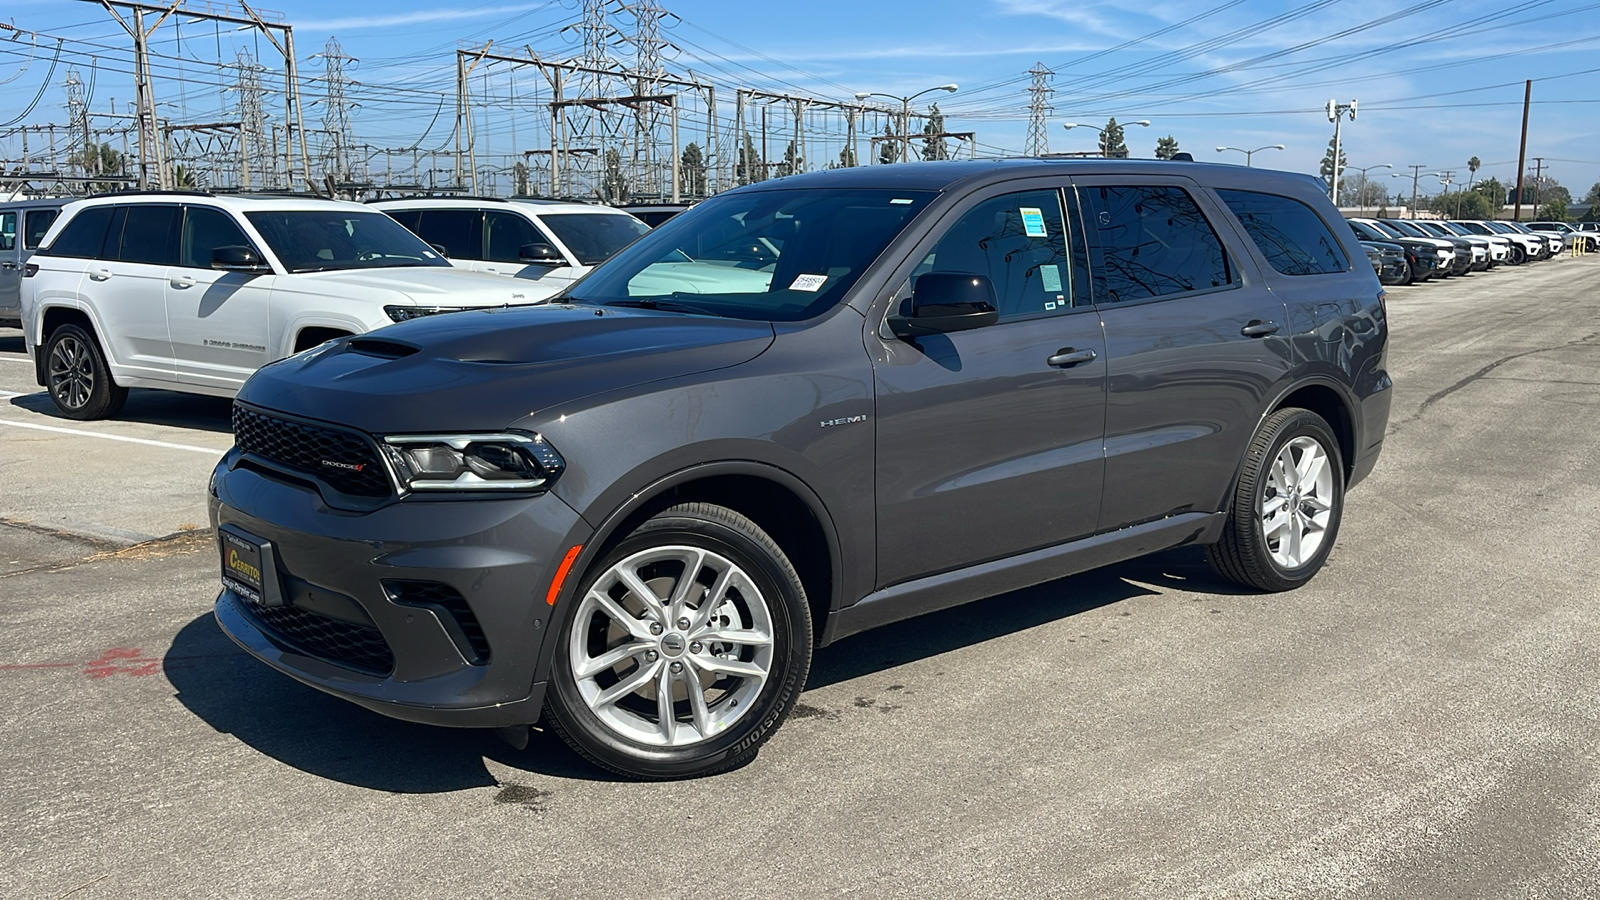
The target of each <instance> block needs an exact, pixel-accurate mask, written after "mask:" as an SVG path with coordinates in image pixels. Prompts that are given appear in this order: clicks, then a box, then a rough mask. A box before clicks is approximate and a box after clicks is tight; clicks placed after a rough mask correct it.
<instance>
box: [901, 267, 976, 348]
mask: <svg viewBox="0 0 1600 900" xmlns="http://www.w3.org/2000/svg"><path fill="white" fill-rule="evenodd" d="M907 306H909V311H908V313H907V314H906V315H894V316H890V317H889V330H890V331H892V332H894V334H895V337H899V338H914V337H921V336H923V335H929V334H948V333H949V332H952V331H967V330H969V329H972V328H982V327H983V326H985V325H993V324H995V323H996V322H998V321H1000V311H999V309H998V308H997V307H996V306H995V295H994V282H992V281H990V280H989V276H987V275H967V274H963V273H957V272H929V273H927V274H926V275H923V276H921V277H919V278H918V279H917V283H916V284H915V285H914V286H913V287H912V289H911V299H910V301H908V303H907Z"/></svg>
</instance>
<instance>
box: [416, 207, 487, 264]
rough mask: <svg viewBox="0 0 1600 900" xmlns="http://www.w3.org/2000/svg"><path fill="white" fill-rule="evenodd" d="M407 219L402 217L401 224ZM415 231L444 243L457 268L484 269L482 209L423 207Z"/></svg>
mask: <svg viewBox="0 0 1600 900" xmlns="http://www.w3.org/2000/svg"><path fill="white" fill-rule="evenodd" d="M406 221H407V220H401V224H403V225H404V224H406ZM407 227H408V228H409V227H410V226H409V225H407ZM415 234H416V235H417V236H418V237H420V238H422V239H423V240H425V241H427V242H428V243H430V244H434V245H436V246H439V247H443V248H444V251H445V256H447V257H449V259H450V262H451V264H453V265H455V266H457V267H458V268H462V269H467V270H469V271H473V272H479V271H482V270H483V266H482V264H483V210H481V209H424V210H423V211H422V217H421V219H420V221H419V222H418V224H417V227H416V229H415Z"/></svg>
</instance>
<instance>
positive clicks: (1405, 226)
mask: <svg viewBox="0 0 1600 900" xmlns="http://www.w3.org/2000/svg"><path fill="white" fill-rule="evenodd" d="M1380 224H1383V225H1387V226H1389V227H1390V228H1391V229H1393V230H1394V231H1395V232H1396V233H1398V234H1408V235H1410V236H1412V237H1432V236H1433V235H1430V234H1428V233H1427V232H1426V231H1423V230H1422V229H1420V228H1418V227H1417V226H1415V225H1413V224H1411V223H1410V222H1400V221H1389V222H1382V223H1380Z"/></svg>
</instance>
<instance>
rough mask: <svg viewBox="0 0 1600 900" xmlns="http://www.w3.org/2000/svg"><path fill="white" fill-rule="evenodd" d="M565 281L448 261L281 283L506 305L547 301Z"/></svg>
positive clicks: (446, 302)
mask: <svg viewBox="0 0 1600 900" xmlns="http://www.w3.org/2000/svg"><path fill="white" fill-rule="evenodd" d="M563 287H566V285H565V284H560V285H556V284H549V285H541V284H539V283H538V282H529V281H508V280H506V279H504V278H501V277H499V276H496V275H485V274H482V273H479V272H467V271H463V270H461V269H457V268H454V267H450V268H446V267H444V266H397V267H394V268H389V269H339V270H335V271H331V272H298V273H295V274H293V275H289V276H286V277H284V278H280V279H279V280H278V285H277V289H291V290H294V289H297V290H300V291H303V292H305V293H327V292H329V291H330V290H332V291H337V292H339V293H349V294H352V295H355V296H370V295H371V294H373V293H374V292H382V293H384V294H391V292H398V293H400V294H403V295H404V296H405V297H406V298H408V299H410V300H411V302H412V303H413V304H414V305H416V306H505V305H507V304H517V303H542V302H544V301H546V300H548V299H550V298H551V297H553V296H555V295H556V294H557V293H559V292H560V291H561V289H562V288H563Z"/></svg>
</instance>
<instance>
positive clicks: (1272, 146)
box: [1217, 144, 1283, 168]
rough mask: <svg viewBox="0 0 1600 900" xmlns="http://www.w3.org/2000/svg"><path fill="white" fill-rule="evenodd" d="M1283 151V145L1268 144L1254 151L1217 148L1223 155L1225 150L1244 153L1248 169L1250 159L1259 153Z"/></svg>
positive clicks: (1237, 148) (1236, 148)
mask: <svg viewBox="0 0 1600 900" xmlns="http://www.w3.org/2000/svg"><path fill="white" fill-rule="evenodd" d="M1282 149H1283V145H1282V144H1268V145H1266V146H1265V147H1257V148H1255V149H1254V150H1244V149H1241V148H1239V147H1218V148H1217V152H1218V153H1221V152H1222V151H1224V150H1232V151H1234V152H1236V153H1243V154H1244V164H1245V167H1246V168H1248V167H1249V166H1250V157H1252V156H1255V155H1256V154H1257V153H1260V152H1261V151H1263V150H1282Z"/></svg>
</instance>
